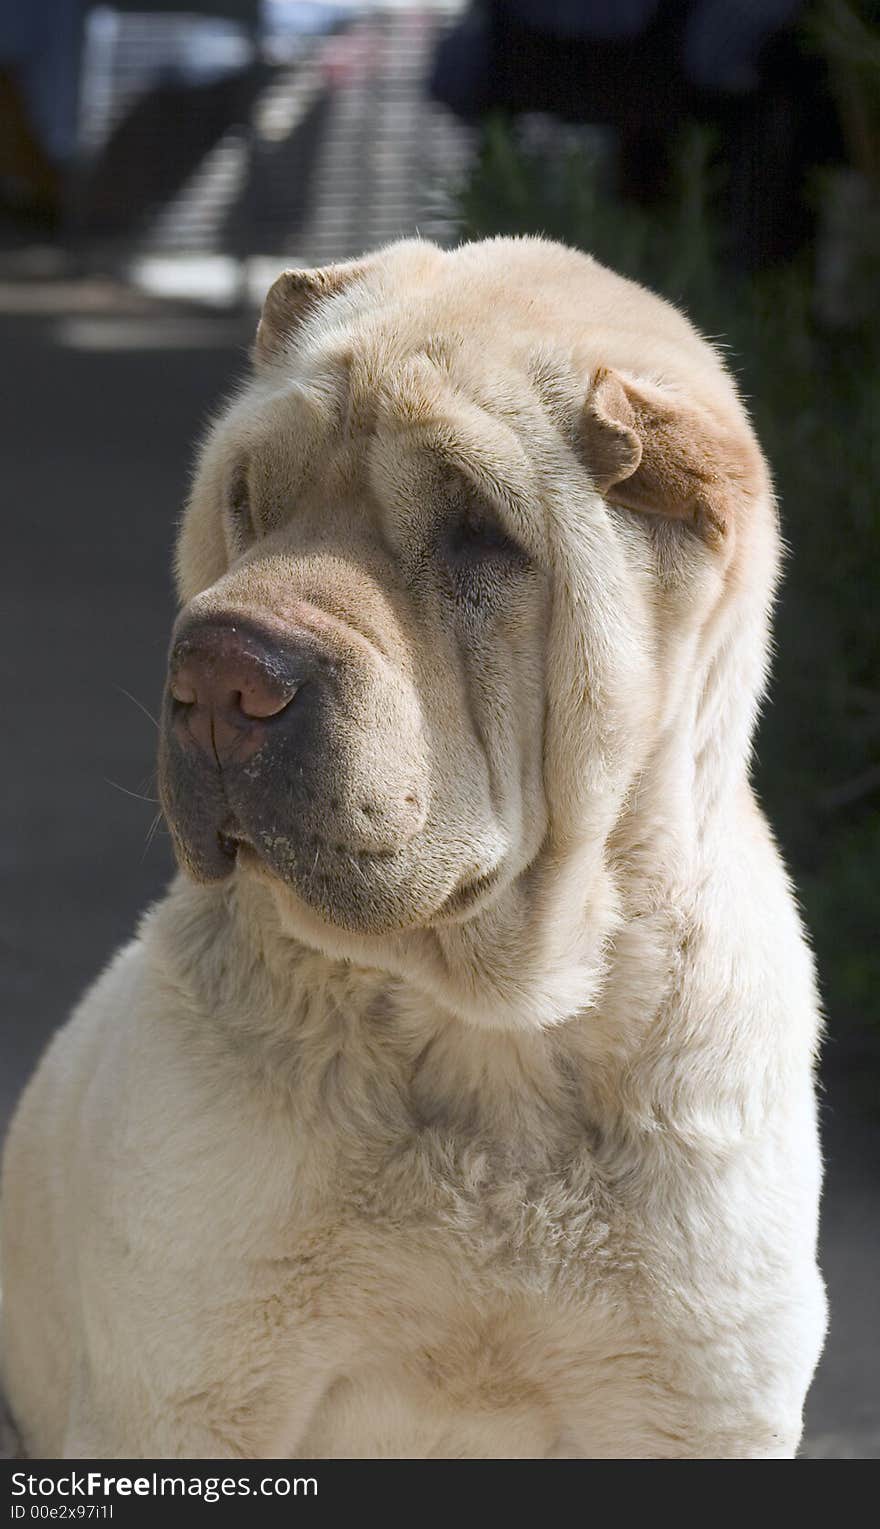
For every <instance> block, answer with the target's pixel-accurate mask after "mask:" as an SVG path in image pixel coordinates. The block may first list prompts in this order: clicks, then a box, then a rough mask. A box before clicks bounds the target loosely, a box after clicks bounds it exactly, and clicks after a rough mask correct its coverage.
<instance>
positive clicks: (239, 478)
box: [226, 467, 255, 548]
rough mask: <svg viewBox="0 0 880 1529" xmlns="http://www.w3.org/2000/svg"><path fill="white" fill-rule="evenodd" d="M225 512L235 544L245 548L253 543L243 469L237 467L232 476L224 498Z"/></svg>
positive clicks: (249, 502)
mask: <svg viewBox="0 0 880 1529" xmlns="http://www.w3.org/2000/svg"><path fill="white" fill-rule="evenodd" d="M226 512H227V516H228V518H229V523H230V525H231V527H232V533H233V535H234V537H235V540H236V543H237V544H238V546H239V547H242V548H243V547H246V546H247V544H248V542H251V541H253V539H254V535H255V531H254V521H253V516H252V514H251V501H250V489H249V487H248V480H247V472H246V470H245V468H243V467H239V468H238V469H237V470H236V472H235V473H234V474H233V477H232V481H231V483H230V485H229V492H228V494H227V496H226Z"/></svg>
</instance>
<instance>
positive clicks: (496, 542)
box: [449, 507, 525, 562]
mask: <svg viewBox="0 0 880 1529" xmlns="http://www.w3.org/2000/svg"><path fill="white" fill-rule="evenodd" d="M449 551H450V554H451V556H452V558H453V559H454V560H455V561H456V562H474V561H483V560H484V559H486V558H499V557H506V558H516V559H523V558H524V557H525V553H524V552H523V550H522V548H521V547H519V546H517V543H516V542H515V541H514V540H513V539H512V537H510V536H508V535H507V532H506V531H504V530H503V529H502V527H501V526H500V525H499V524H498V522H497V520H494V519H493V517H492V516H491V515H488V514H486V513H485V511H483V510H480V509H477V508H475V507H469V508H468V509H466V510H465V511H464V512H463V513H462V514H461V515H460V516H459V517H458V519H457V520H456V521H455V523H454V524H453V526H452V529H451V530H450V533H449Z"/></svg>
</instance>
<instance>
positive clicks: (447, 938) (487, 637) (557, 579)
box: [3, 239, 825, 1459]
mask: <svg viewBox="0 0 880 1529" xmlns="http://www.w3.org/2000/svg"><path fill="white" fill-rule="evenodd" d="M779 546H780V542H779V533H778V527H777V516H776V511H775V505H774V499H773V492H772V487H771V482H770V478H769V474H768V470H767V467H766V464H765V461H764V458H763V456H762V454H761V451H760V449H759V447H758V445H757V443H756V440H755V437H754V435H753V433H752V429H751V427H750V424H749V421H748V418H747V415H746V413H745V410H744V408H743V405H742V403H741V402H740V399H739V397H738V395H737V391H736V388H735V386H734V383H733V382H732V381H731V378H730V376H729V375H728V373H727V372H726V370H725V368H724V366H723V364H722V362H721V361H720V359H719V357H718V355H717V353H716V352H715V350H714V349H713V348H712V346H711V345H709V344H708V343H707V342H706V341H705V340H704V339H702V338H701V337H700V336H699V335H698V334H697V333H696V332H695V330H694V329H693V328H692V327H691V325H690V324H689V323H688V321H687V320H686V319H685V318H684V317H683V315H682V314H681V313H679V312H678V311H677V310H676V309H675V308H673V307H671V306H670V305H669V304H667V303H665V302H663V301H661V300H659V299H658V298H656V297H654V296H652V295H651V294H650V293H648V292H646V291H644V290H643V289H642V288H640V287H637V286H635V285H633V284H632V283H630V282H628V281H625V280H623V279H621V278H620V277H618V276H616V275H614V274H612V273H611V272H610V271H608V270H606V269H604V268H603V267H602V266H601V265H599V264H598V263H597V262H596V261H594V260H593V259H591V258H589V257H588V256H586V255H582V254H577V253H575V252H573V251H571V250H568V249H565V248H563V247H561V246H559V245H556V244H552V243H549V242H546V241H543V240H540V239H522V240H515V239H497V240H492V241H488V242H485V243H476V244H471V245H465V246H463V247H462V248H459V249H457V250H455V251H453V252H448V251H443V250H441V249H439V248H437V247H435V246H434V245H432V244H430V243H425V242H420V241H409V242H404V243H400V244H396V245H393V246H391V247H390V248H387V249H385V250H383V251H381V252H379V253H377V254H373V255H369V256H367V257H365V258H364V259H362V260H356V261H352V262H350V263H346V264H340V265H336V266H331V267H329V268H327V269H322V270H296V271H287V272H285V273H284V274H283V275H282V276H280V277H279V279H278V280H277V281H276V283H275V284H274V286H273V287H272V289H271V291H270V292H269V295H268V297H267V299H266V303H265V306H264V309H263V313H262V318H261V321H260V325H259V330H258V333H257V337H256V342H255V345H254V351H253V363H252V367H251V368H250V372H249V375H248V377H247V380H246V381H245V382H244V384H243V386H242V387H241V389H240V391H239V393H238V395H237V397H236V398H235V399H234V401H233V402H232V403H231V404H230V405H229V406H228V407H227V408H226V409H225V410H224V412H223V414H222V416H221V417H220V418H219V420H218V421H217V422H216V423H215V425H214V426H213V428H212V429H211V431H210V433H209V435H208V438H207V441H206V443H205V444H204V446H203V448H202V451H201V455H200V459H199V463H198V468H197V472H196V475H195V480H194V485H193V488H192V493H191V497H190V501H189V505H188V508H187V510H186V513H185V517H184V519H183V523H182V527H181V532H180V540H179V546H178V551H177V563H176V568H177V581H178V588H179V596H180V613H179V616H178V619H177V622H176V625H175V627H174V630H173V633H172V636H171V646H170V655H169V660H168V676H167V686H166V691H165V697H164V702H163V710H162V719H161V736H160V759H159V777H160V790H161V798H162V803H163V807H164V812H165V816H166V818H167V821H168V824H169V827H170V831H171V835H172V839H173V843H174V848H175V852H176V856H177V860H178V862H179V874H178V875H177V878H176V880H175V881H174V882H173V884H172V886H171V888H170V890H169V892H168V893H167V895H166V896H165V897H164V899H163V900H162V901H161V902H159V903H158V904H157V906H155V907H154V908H152V909H151V910H150V911H149V912H148V913H147V915H146V917H145V918H144V920H143V923H142V924H141V927H140V930H139V932H138V934H137V937H136V938H135V939H134V941H133V942H132V943H131V944H130V945H128V946H127V947H126V948H125V949H124V950H122V951H121V952H120V953H119V954H118V955H117V956H116V957H115V959H114V960H113V961H112V962H111V964H110V966H109V967H108V968H107V970H106V971H105V972H104V974H103V976H102V977H101V978H100V979H99V980H98V982H97V983H96V984H95V986H94V987H93V988H92V989H91V991H90V992H89V993H88V995H87V996H86V998H85V999H84V1001H83V1002H82V1003H81V1005H80V1007H79V1008H78V1010H77V1012H76V1013H75V1014H74V1016H73V1018H72V1019H71V1020H70V1022H69V1023H68V1024H67V1026H66V1027H65V1028H64V1029H62V1030H61V1031H60V1033H59V1034H58V1035H57V1037H56V1038H55V1040H54V1041H53V1043H52V1044H51V1046H50V1047H49V1050H48V1052H47V1054H46V1056H45V1057H44V1059H43V1061H42V1064H41V1065H40V1067H39V1069H38V1071H37V1074H36V1076H35V1077H34V1079H33V1081H32V1082H31V1084H30V1086H29V1087H28V1089H27V1090H26V1092H25V1095H24V1098H23V1100H22V1102H21V1104H20V1107H19V1109H18V1113H17V1116H16V1118H15V1120H14V1123H13V1126H12V1129H11V1133H10V1136H9V1140H8V1144H7V1148H6V1154H5V1171H4V1180H3V1258H4V1266H3V1284H4V1308H3V1313H4V1314H3V1375H4V1384H5V1389H6V1393H7V1397H8V1402H9V1407H10V1410H11V1413H12V1416H13V1418H14V1420H15V1423H16V1426H17V1428H18V1430H19V1432H20V1435H21V1440H22V1448H23V1450H24V1451H26V1452H27V1453H30V1454H33V1455H40V1456H89V1457H105V1458H107V1457H109V1458H112V1457H131V1456H137V1457H159V1458H173V1457H199V1458H201V1457H211V1458H217V1457H239V1458H283V1457H298V1458H311V1459H327V1458H338V1457H349V1458H351V1457H355V1458H361V1457H390V1458H398V1459H399V1458H431V1457H442V1458H455V1457H481V1458H517V1457H537V1458H566V1457H567V1458H599V1459H601V1458H648V1459H659V1458H671V1459H696V1458H703V1459H705V1458H709V1459H768V1458H790V1457H791V1456H793V1455H794V1453H795V1451H796V1449H797V1446H798V1441H799V1437H800V1432H801V1426H802V1425H801V1419H802V1409H803V1403H804V1397H805V1394H806V1391H807V1387H808V1385H809V1382H810V1377H811V1374H812V1371H813V1369H814V1366H815V1363H816V1359H817V1356H818V1354H819V1351H820V1348H821V1343H822V1337H823V1332H824V1327H825V1300H824V1293H823V1286H822V1282H821V1279H820V1276H819V1272H818V1269H817V1265H816V1222H817V1206H818V1199H819V1187H820V1158H819V1151H818V1145H817V1132H816V1112H815V1100H814V1087H813V1082H814V1079H813V1072H814V1056H815V1050H816V1042H817V1034H818V1030H819V1020H818V1005H817V999H816V992H815V986H814V975H813V967H812V960H811V956H810V953H809V950H808V947H807V944H806V941H805V938H804V935H803V932H802V929H801V926H800V923H799V919H798V914H797V912H796V908H795V903H794V899H793V896H792V892H791V888H790V885H789V882H788V880H787V877H786V873H785V870H784V868H783V866H782V864H781V861H780V858H779V855H778V853H777V850H776V847H775V845H774V842H773V838H772V836H771V834H770V831H769V830H768V827H767V824H766V822H765V820H764V818H763V816H762V814H761V811H760V808H759V807H758V805H757V804H756V801H755V797H754V795H753V792H752V789H751V787H750V783H749V755H750V747H751V738H752V732H753V727H754V723H755V716H756V710H757V707H758V704H759V700H760V697H761V694H762V690H763V688H764V684H765V678H766V673H767V654H768V643H769V635H768V634H769V610H770V606H771V603H772V597H773V592H774V587H775V584H776V581H777V574H778V564H779Z"/></svg>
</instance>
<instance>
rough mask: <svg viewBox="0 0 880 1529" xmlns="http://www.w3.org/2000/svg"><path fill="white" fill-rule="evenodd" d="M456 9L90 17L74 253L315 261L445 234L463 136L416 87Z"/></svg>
mask: <svg viewBox="0 0 880 1529" xmlns="http://www.w3.org/2000/svg"><path fill="white" fill-rule="evenodd" d="M461 3H462V0H420V3H414V0H396V3H394V0H377V3H364V0H351V3H346V0H321V3H311V0H309V3H305V0H265V3H264V4H263V5H261V6H258V5H256V4H251V3H250V0H240V3H237V0H226V3H225V4H224V3H222V0H217V3H216V5H214V4H212V3H211V0H200V3H199V4H198V5H197V6H196V5H194V4H193V3H192V0H190V3H189V4H187V0H181V3H180V8H179V10H178V7H172V6H169V5H167V3H163V4H161V6H160V7H158V8H157V7H155V6H153V5H152V4H151V3H150V0H141V3H140V4H139V5H134V4H132V3H130V0H126V3H124V4H123V3H120V4H119V5H116V6H113V5H108V6H97V7H95V8H94V9H92V11H91V12H90V13H89V15H88V17H87V22H86V32H85V39H84V46H83V64H82V86H81V111H80V129H79V155H78V161H79V162H78V170H77V175H76V177H75V181H74V191H73V197H72V222H73V226H74V229H75V233H76V237H77V240H78V241H79V243H80V244H81V245H82V246H85V247H88V246H89V245H90V244H92V245H94V246H101V245H105V246H107V245H110V246H112V247H114V248H116V249H120V250H123V251H129V252H131V253H132V254H149V255H156V254H166V255H169V254H170V255H174V254H176V255H183V254H195V253H198V254H219V255H232V256H234V257H236V258H239V259H241V258H245V257H248V256H252V255H275V254H277V255H279V256H285V257H292V258H296V259H301V260H303V261H310V262H318V261H325V260H331V259H338V258H341V257H344V256H346V255H350V254H353V253H355V252H356V251H358V250H360V249H363V248H365V247H368V246H370V245H373V244H377V243H380V242H382V241H385V240H388V239H392V238H394V237H395V236H397V235H399V234H402V233H411V232H412V231H413V230H414V229H416V228H418V229H419V230H420V231H421V232H422V233H424V234H425V235H427V236H428V237H435V238H440V239H442V238H444V237H445V236H446V235H447V234H448V232H449V215H448V192H449V188H450V186H451V185H452V184H453V183H454V182H455V180H456V179H457V178H458V176H459V175H460V173H461V171H462V169H463V167H464V164H465V162H466V159H467V156H468V153H469V150H470V138H469V134H468V131H467V130H466V129H465V128H463V127H462V125H461V124H460V123H459V122H458V121H457V120H456V119H455V118H453V117H452V116H451V114H450V113H448V112H447V111H446V110H445V109H444V108H442V107H440V106H437V105H435V104H434V103H433V102H431V101H429V99H428V98H427V94H426V91H425V86H424V81H425V76H426V74H427V72H428V69H429V66H430V60H431V56H432V53H433V50H434V47H435V45H436V42H437V40H438V37H439V35H440V31H441V29H442V28H443V27H445V26H446V25H448V24H449V22H450V20H451V19H452V18H453V17H454V16H455V14H456V13H457V12H458V11H459V10H460V9H461ZM196 10H198V11H199V12H206V11H213V12H214V14H213V15H212V16H210V17H208V16H206V15H204V14H199V15H196V14H193V12H194V11H196ZM182 12H189V14H182Z"/></svg>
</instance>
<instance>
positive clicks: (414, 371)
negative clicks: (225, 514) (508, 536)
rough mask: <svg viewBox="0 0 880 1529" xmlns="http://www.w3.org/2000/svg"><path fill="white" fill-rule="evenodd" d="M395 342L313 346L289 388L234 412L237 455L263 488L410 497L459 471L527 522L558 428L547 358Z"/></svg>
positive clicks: (443, 339) (254, 398) (232, 445)
mask: <svg viewBox="0 0 880 1529" xmlns="http://www.w3.org/2000/svg"><path fill="white" fill-rule="evenodd" d="M383 339H384V337H383V336H381V335H380V336H378V337H375V338H374V340H373V343H372V344H366V343H363V342H361V343H359V344H357V343H353V342H352V341H351V340H350V339H339V340H337V341H336V342H335V343H325V344H324V345H323V346H321V347H315V348H314V349H311V350H305V351H304V352H302V353H300V354H299V355H298V356H296V357H295V358H292V365H291V371H290V375H289V376H287V377H286V378H285V379H284V380H283V381H274V380H273V381H272V382H271V383H266V382H265V381H264V380H262V379H257V381H256V382H255V383H254V384H252V385H251V386H250V387H249V388H248V390H247V391H246V393H245V394H244V395H243V397H242V398H241V399H240V401H239V403H238V404H237V405H236V406H235V407H234V408H233V410H232V412H231V414H230V416H229V417H228V420H227V425H226V441H225V453H226V455H227V457H228V458H229V459H230V460H232V459H235V460H236V461H237V462H238V463H241V464H243V465H245V466H246V468H247V471H248V474H249V478H250V481H251V485H252V492H254V493H255V494H257V495H259V494H261V493H263V492H264V493H266V494H270V493H278V492H279V490H281V491H283V492H284V493H285V494H290V495H294V496H297V497H299V498H302V497H304V496H307V495H309V494H310V493H311V492H313V491H315V492H320V491H321V490H327V489H328V488H332V489H333V490H334V491H345V492H349V493H351V492H355V491H357V492H360V493H363V492H364V491H365V490H368V491H369V492H370V493H371V494H372V495H374V496H375V497H377V498H378V499H380V500H392V501H398V500H400V499H401V498H402V499H404V500H406V499H407V498H408V497H411V496H413V495H418V494H423V493H426V492H429V491H430V490H431V489H432V488H433V487H434V486H435V484H436V482H437V480H438V478H439V477H441V476H442V475H443V474H444V473H447V472H452V473H455V474H460V475H461V476H462V477H463V478H464V479H465V480H467V481H469V482H470V483H471V484H472V485H473V487H474V489H475V490H476V491H477V492H478V493H479V494H481V495H482V496H483V497H485V498H486V499H487V500H489V501H490V502H491V503H493V504H495V505H496V506H497V507H498V508H499V509H501V510H503V511H505V512H507V513H510V514H512V515H513V516H514V517H515V518H517V519H519V518H524V517H526V516H527V515H528V514H529V512H530V509H533V507H534V504H535V501H536V496H537V494H538V488H539V483H538V479H539V472H538V459H539V458H540V456H541V453H542V451H543V452H546V451H547V449H548V435H552V433H553V427H552V424H551V421H550V420H549V418H548V415H547V411H546V408H545V407H544V404H543V401H542V398H541V396H540V391H539V388H538V386H537V385H536V382H535V378H537V377H538V376H539V374H540V373H541V371H542V368H543V369H544V370H546V358H545V357H529V356H524V357H522V358H519V360H518V362H514V361H513V360H511V359H510V358H507V359H506V360H504V361H499V360H498V359H493V360H491V361H490V360H489V359H488V358H483V359H479V358H475V357H474V356H473V355H472V354H469V353H468V350H467V348H466V346H465V345H464V342H463V341H462V340H461V339H460V338H459V337H457V336H433V337H431V338H429V340H428V341H426V342H425V343H424V344H422V345H420V346H417V347H416V346H408V347H404V346H402V345H400V344H398V345H397V346H395V345H394V343H393V341H389V340H384V343H383Z"/></svg>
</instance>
